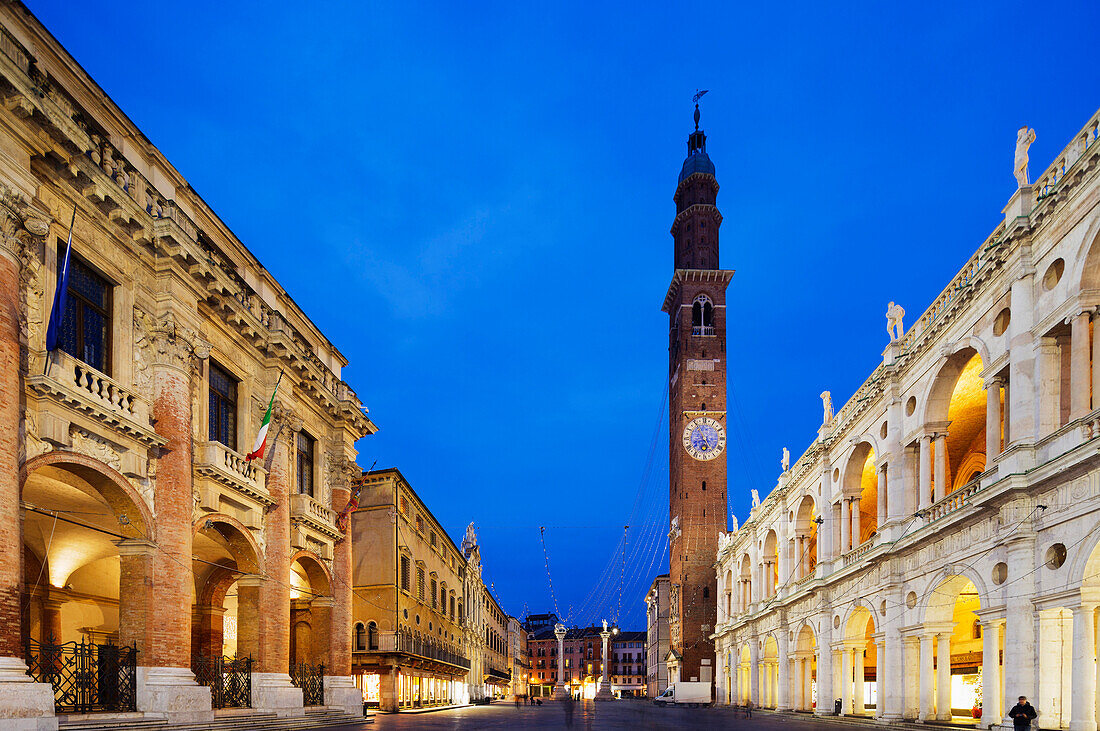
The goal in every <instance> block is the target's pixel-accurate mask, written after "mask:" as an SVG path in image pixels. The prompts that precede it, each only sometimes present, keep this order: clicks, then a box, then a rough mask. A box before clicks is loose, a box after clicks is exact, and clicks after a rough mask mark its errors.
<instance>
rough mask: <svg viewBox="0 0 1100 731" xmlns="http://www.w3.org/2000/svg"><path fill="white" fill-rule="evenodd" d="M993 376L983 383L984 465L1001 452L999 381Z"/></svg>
mask: <svg viewBox="0 0 1100 731" xmlns="http://www.w3.org/2000/svg"><path fill="white" fill-rule="evenodd" d="M1002 382H1003V381H1002V380H1001V379H1000V378H998V377H993V378H991V379H989V381H988V382H987V383H986V384H985V467H986V469H989V467H990V465H991V464H992V462H993V459H994V458H995V457H996V456H997V455H999V454H1000V453H1001V383H1002Z"/></svg>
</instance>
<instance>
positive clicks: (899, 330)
mask: <svg viewBox="0 0 1100 731" xmlns="http://www.w3.org/2000/svg"><path fill="white" fill-rule="evenodd" d="M903 317H905V310H903V309H902V308H901V305H896V304H894V303H893V302H891V303H890V304H888V305H886V334H887V335H889V336H890V342H891V343H892V342H894V341H895V340H901V336H902V335H904V334H905V326H904V325H903V324H902V322H901V319H902V318H903Z"/></svg>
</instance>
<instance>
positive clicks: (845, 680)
mask: <svg viewBox="0 0 1100 731" xmlns="http://www.w3.org/2000/svg"><path fill="white" fill-rule="evenodd" d="M840 713H841V715H844V716H850V715H852V648H850V647H848V646H847V645H845V646H844V648H843V649H842V650H841V655H840Z"/></svg>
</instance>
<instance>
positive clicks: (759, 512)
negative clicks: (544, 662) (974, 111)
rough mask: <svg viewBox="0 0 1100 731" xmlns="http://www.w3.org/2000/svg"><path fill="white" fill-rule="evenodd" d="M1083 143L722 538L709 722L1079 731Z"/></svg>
mask: <svg viewBox="0 0 1100 731" xmlns="http://www.w3.org/2000/svg"><path fill="white" fill-rule="evenodd" d="M1098 121H1100V112H1097V114H1095V115H1093V117H1092V118H1091V119H1090V120H1089V122H1088V124H1087V125H1085V127H1084V128H1083V129H1082V130H1081V132H1080V133H1079V134H1078V135H1076V136H1075V137H1074V138H1073V140H1072V141H1071V143H1070V144H1069V146H1067V147H1066V149H1065V150H1064V151H1063V153H1062V154H1061V155H1059V156H1058V158H1057V159H1056V160H1055V162H1054V163H1053V164H1052V165H1051V166H1050V167H1049V168H1048V169H1047V170H1046V171H1044V172H1043V173H1042V174H1041V175H1039V176H1037V178H1036V180H1037V182H1036V183H1035V184H1034V185H1031V186H1027V185H1025V186H1022V187H1020V188H1019V189H1018V190H1017V191H1016V193H1015V194H1014V195H1012V197H1011V199H1010V200H1009V203H1008V205H1007V206H1006V208H1005V209H1004V214H1005V218H1004V221H1003V223H1001V224H1000V225H999V226H998V227H997V228H996V229H995V230H994V231H993V233H992V234H991V235H990V236H989V238H988V239H986V240H985V241H983V242H981V243H980V245H979V246H978V247H977V250H976V252H975V253H974V255H973V257H972V258H971V259H970V261H968V262H967V263H966V265H965V266H964V267H963V269H962V270H961V271H960V272H959V273H958V274H957V275H956V276H955V278H954V279H953V280H952V281H951V282H950V283H948V284H947V287H946V288H945V289H944V290H943V293H942V294H941V295H940V296H939V297H938V298H937V299H936V300H935V302H934V303H933V304H932V306H931V307H929V308H928V310H927V311H926V312H925V313H924V314H923V315H922V316H921V317H920V318H919V319H918V320H917V321H916V322H915V323H914V325H913V326H912V327H911V328H910V330H909V331H908V332H905V333H904V334H903V335H901V336H900V337H898V338H897V339H895V340H894V341H893V342H890V343H889V344H888V345H887V348H886V351H885V352H884V354H883V362H882V364H881V365H880V366H878V367H877V368H876V369H875V370H874V372H873V373H872V374H871V376H870V377H869V378H868V379H867V381H866V382H865V383H864V384H863V385H862V386H861V387H860V388H859V389H858V390H857V391H856V393H855V394H854V395H853V397H852V398H851V399H850V400H849V401H848V403H847V404H845V405H844V406H843V407H842V408H841V409H840V410H839V412H837V413H836V415H835V416H832V418H829V415H827V416H826V418H825V423H823V424H822V426H821V428H820V430H819V433H818V435H817V438H816V439H815V440H814V441H813V443H812V444H811V446H810V447H809V449H807V450H806V452H805V453H804V454H803V455H802V456H801V457H800V458H799V459H798V460H797V462H796V463H795V464H794V465H792V466H791V467H790V470H789V471H787V472H784V474H783V475H782V476H781V477H780V478H779V481H778V484H777V485H776V487H775V488H774V489H773V490H772V492H771V494H770V495H768V497H767V498H766V499H765V500H764V501H763V503H762V504H761V505H759V506H758V507H755V508H754V509H753V511H752V513H751V515H750V517H749V520H748V521H746V523H745V525H743V526H742V527H741V528H740V529H739V530H737V531H735V532H734V533H732V534H730V535H726V536H723V537H722V540H721V541H720V543H719V551H718V557H717V564H716V567H717V574H718V596H719V609H718V617H717V624H716V628H715V633H714V638H715V641H716V652H717V656H718V658H717V667H718V688H717V697H718V701H719V703H744V702H745V701H746V700H748V699H751V700H752V701H753V703H754V704H756V705H757V706H764V707H775V708H778V709H791V710H811V708H812V709H814V710H815V712H816V713H819V714H827V713H833V712H834V700H835V699H840V702H841V709H840V712H841V713H842V714H845V715H861V714H862V715H867V716H874V717H876V718H879V719H882V720H900V719H920V720H936V719H939V720H945V719H948V718H950V717H951V716H952V715H954V716H968V717H973V716H975V715H977V714H978V713H979V712H980V719H981V720H980V722H979V723H980V726H981V727H986V726H989V725H991V724H1000V723H1004V721H1005V715H1006V713H1007V711H1008V709H1009V708H1010V707H1011V705H1012V704H1014V703H1015V702H1016V698H1017V697H1018V696H1020V695H1025V696H1027V697H1028V698H1029V699H1030V701H1031V703H1032V704H1033V705H1034V706H1035V708H1036V710H1037V711H1038V713H1039V717H1038V719H1037V725H1038V726H1039V727H1041V728H1069V729H1074V730H1087V731H1093V730H1094V729H1096V719H1097V717H1098V712H1097V698H1098V695H1097V662H1096V621H1097V611H1096V610H1097V606H1098V603H1100V330H1095V331H1094V327H1095V326H1096V324H1097V318H1098V317H1100V144H1097V142H1098V141H1100V139H1098V133H1097V125H1098ZM1006 168H1007V165H1006ZM1007 172H1008V171H1007V169H1006V176H1007ZM914 254H915V253H914ZM899 329H900V328H899ZM821 385H822V386H823V387H826V386H828V385H829V384H821ZM1008 727H1011V722H1009V723H1008Z"/></svg>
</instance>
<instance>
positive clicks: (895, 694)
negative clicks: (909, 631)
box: [875, 587, 912, 721]
mask: <svg viewBox="0 0 1100 731" xmlns="http://www.w3.org/2000/svg"><path fill="white" fill-rule="evenodd" d="M886 601H887V608H886V621H885V622H884V623H883V640H882V648H881V650H880V653H879V663H878V675H877V676H876V677H875V682H876V683H877V684H878V711H879V713H878V715H879V716H881V717H882V718H884V719H886V720H888V721H900V720H901V719H902V718H903V717H904V713H905V669H906V668H905V666H906V658H905V648H904V646H903V642H902V636H901V631H900V626H901V622H902V616H903V615H902V606H903V604H902V602H903V600H902V599H901V591H900V588H899V587H891V589H890V590H889V593H888V595H887V597H886ZM909 662H910V663H911V662H912V661H911V660H910V661H909Z"/></svg>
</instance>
